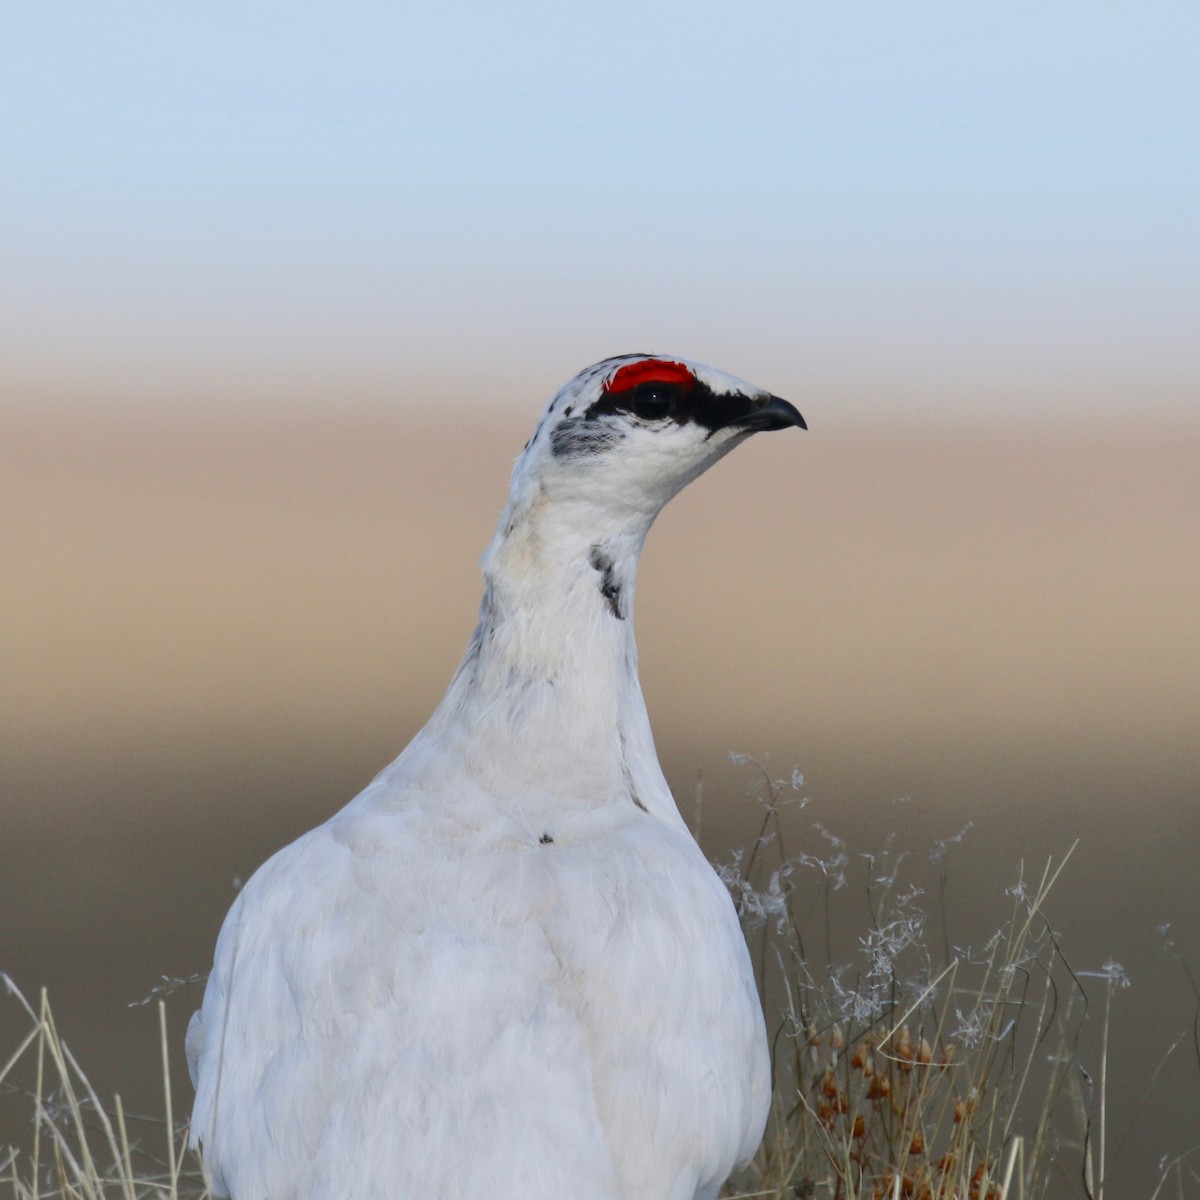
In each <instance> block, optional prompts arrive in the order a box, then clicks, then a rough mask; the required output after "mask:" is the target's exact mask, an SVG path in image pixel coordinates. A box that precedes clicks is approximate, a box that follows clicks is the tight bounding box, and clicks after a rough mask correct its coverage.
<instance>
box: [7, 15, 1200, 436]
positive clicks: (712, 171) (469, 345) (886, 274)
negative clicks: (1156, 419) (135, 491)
mask: <svg viewBox="0 0 1200 1200" xmlns="http://www.w3.org/2000/svg"><path fill="white" fill-rule="evenodd" d="M3 25H4V29H3V35H2V37H0V104H2V106H3V112H4V114H5V116H4V120H3V134H2V137H3V153H2V154H0V253H2V254H3V259H4V260H5V263H6V265H5V266H4V269H3V287H2V290H0V318H2V320H3V331H2V332H0V397H3V396H8V397H9V398H17V399H21V398H25V399H28V398H33V399H38V400H42V401H44V402H49V401H54V400H90V401H92V402H100V403H116V402H119V401H120V400H122V399H133V400H138V401H149V402H155V403H183V402H187V403H213V404H239V403H250V402H254V403H259V402H271V403H281V402H288V401H289V400H291V401H305V402H318V403H335V402H372V403H379V402H383V403H404V402H412V403H417V402H421V401H430V400H432V401H445V400H447V399H457V398H460V397H462V398H474V399H480V400H483V401H490V402H498V403H503V402H505V401H509V400H518V401H522V402H524V403H526V404H528V402H529V401H528V397H529V396H530V395H532V396H533V397H535V398H536V399H537V400H539V401H540V399H541V398H543V397H544V396H545V395H546V393H547V390H548V389H553V387H555V386H557V384H558V383H560V382H561V381H562V380H563V379H564V378H565V377H566V376H569V375H570V374H572V373H573V372H574V370H575V369H577V368H578V367H580V366H583V365H585V364H586V363H588V362H590V361H593V360H594V359H596V358H599V357H602V356H604V355H606V354H611V353H617V352H621V351H625V350H630V349H650V350H655V351H666V352H671V353H678V354H681V355H686V356H688V357H693V358H698V359H701V360H706V361H711V362H714V363H715V364H716V365H719V366H722V367H725V368H726V369H729V370H732V371H734V372H735V373H737V374H742V375H745V376H747V377H749V378H752V379H755V380H756V381H760V382H763V383H765V384H767V385H769V386H771V387H773V388H775V389H776V390H779V391H785V390H788V389H790V391H789V394H793V393H794V394H798V395H807V394H812V393H815V392H823V393H826V394H829V395H830V396H833V397H836V398H837V400H838V402H839V403H841V404H843V405H845V406H846V408H847V409H848V410H853V411H860V412H864V413H875V412H879V411H884V410H896V411H903V410H905V409H906V408H911V407H913V406H918V407H921V408H923V409H928V410H929V411H931V412H934V413H939V412H942V413H947V414H948V413H950V412H951V411H954V412H963V411H977V410H983V409H988V408H991V409H997V408H1000V409H1004V408H1006V407H1010V406H1014V405H1017V406H1022V407H1028V408H1032V409H1044V408H1052V409H1055V410H1061V411H1063V412H1070V411H1075V410H1076V409H1080V408H1089V407H1100V408H1107V409H1124V408H1125V407H1126V406H1127V405H1128V404H1129V403H1130V402H1131V400H1132V401H1135V402H1136V403H1138V404H1141V405H1144V406H1151V407H1152V406H1165V407H1171V406H1174V407H1177V408H1178V407H1183V406H1192V405H1196V404H1197V401H1196V399H1195V395H1196V387H1197V384H1200V351H1198V350H1197V343H1198V342H1200V338H1197V336H1196V332H1195V331H1196V326H1197V316H1198V308H1200V84H1198V83H1197V76H1198V75H1200V72H1197V70H1196V66H1195V56H1196V47H1197V46H1198V45H1200V8H1198V7H1197V6H1195V5H1193V4H1182V3H1180V4H1153V3H1151V4H1145V3H1143V4H1097V3H1090V4H1085V3H1074V2H1068V3H1059V4H1045V3H1042V4H1023V3H1016V4H1012V3H1010V4H1005V5H999V4H973V3H971V4H969V3H944V4H921V3H916V4H905V5H900V4H896V3H889V4H882V3H856V4H850V3H842V4H835V3H832V2H830V3H825V4H822V5H810V4H798V3H791V4H780V3H744V4H740V5H736V6H735V5H705V4H696V3H691V4H656V5H650V6H643V5H641V4H632V3H623V2H621V3H615V4H613V3H606V4H604V5H590V6H579V5H567V4H563V3H561V0H560V2H558V3H554V4H551V3H527V2H517V3H514V4H510V5H507V6H506V5H487V6H484V5H478V4H461V3H460V4H453V3H451V4H443V5H440V6H420V7H416V6H408V5H395V4H393V5H386V6H385V5H382V4H372V3H357V4H355V3H349V4H347V3H343V4H339V5H336V6H335V5H329V4H326V5H311V4H288V5H282V4H240V5H234V4H224V3H209V4H205V5H196V4H192V5H186V6H185V5H182V4H175V3H163V2H162V0H157V2H154V3H113V4H109V5H96V4H88V5H82V4H62V5H53V6H52V5H34V4H25V5H21V6H10V7H9V8H8V9H7V10H6V13H5V15H4V17H3Z"/></svg>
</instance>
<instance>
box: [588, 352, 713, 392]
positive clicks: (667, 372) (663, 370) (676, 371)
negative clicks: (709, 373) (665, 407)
mask: <svg viewBox="0 0 1200 1200" xmlns="http://www.w3.org/2000/svg"><path fill="white" fill-rule="evenodd" d="M640 383H673V384H677V385H678V386H680V387H687V388H690V387H694V386H695V384H696V377H695V375H693V374H692V373H691V371H690V370H689V369H688V368H687V367H685V366H684V365H683V363H681V362H671V361H670V359H666V358H644V359H642V361H641V362H634V363H630V364H629V365H628V366H624V367H621V368H619V369H618V370H617V371H616V372H615V373H614V374H613V376H612V378H611V379H609V381H608V382H607V383H606V384H605V385H604V390H605V391H606V392H608V393H610V394H611V393H613V392H628V391H629V390H630V389H631V388H635V387H637V386H638V384H640Z"/></svg>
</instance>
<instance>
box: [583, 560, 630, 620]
mask: <svg viewBox="0 0 1200 1200" xmlns="http://www.w3.org/2000/svg"><path fill="white" fill-rule="evenodd" d="M588 565H589V566H591V568H592V570H594V571H599V572H600V595H602V596H603V597H604V599H605V600H606V601H607V603H608V608H609V611H610V612H611V613H612V615H613V616H614V617H616V618H617V620H618V621H623V620H625V614H624V613H623V612H622V611H621V585H620V584H619V583H618V582H617V576H616V571H615V568H614V566H613V560H612V559H611V558H609V556H608V555H607V554H605V553H604V551H603V550H601V549H600V547H599V546H593V547H592V551H591V553H590V554H589V555H588Z"/></svg>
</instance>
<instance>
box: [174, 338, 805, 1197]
mask: <svg viewBox="0 0 1200 1200" xmlns="http://www.w3.org/2000/svg"><path fill="white" fill-rule="evenodd" d="M789 426H797V427H799V428H804V427H805V425H804V420H803V418H802V417H801V416H800V414H799V413H798V412H797V411H796V409H795V408H793V407H792V405H790V404H788V403H787V402H786V401H784V400H780V399H779V398H778V397H775V396H772V395H770V394H769V393H767V392H764V391H762V390H761V389H759V388H756V387H752V386H750V385H749V384H746V383H743V382H742V381H740V380H738V379H734V378H733V377H732V376H729V375H725V374H723V373H721V372H719V371H715V370H713V369H712V368H710V367H705V366H701V365H700V364H698V363H692V362H686V361H684V360H680V359H673V358H663V357H657V356H653V357H652V356H648V355H626V356H622V357H618V358H611V359H607V360H605V361H604V362H601V363H597V364H596V365H595V366H593V367H589V368H588V369H587V370H585V371H583V372H581V373H580V374H579V375H577V376H576V377H575V378H574V379H573V380H571V382H570V383H568V384H567V385H566V387H564V388H563V389H562V391H560V392H559V393H558V395H557V396H555V398H554V400H553V401H552V402H551V404H550V407H549V408H548V409H547V410H546V413H545V415H544V416H543V417H542V419H541V422H540V423H539V425H538V426H537V430H536V432H535V433H534V435H533V437H532V438H531V439H530V441H529V442H528V444H527V445H526V447H525V451H524V453H523V454H522V455H521V457H520V459H519V460H518V462H517V464H516V468H515V470H514V472H513V479H512V486H511V490H510V493H509V500H508V505H507V507H506V508H505V510H504V513H503V515H502V516H501V518H500V524H499V527H498V529H497V531H496V535H495V538H494V539H493V541H492V543H491V546H490V548H489V549H488V551H487V553H486V555H485V558H484V564H483V573H484V578H485V583H486V586H485V591H484V597H483V603H482V605H481V608H480V616H479V625H478V628H477V629H476V631H475V634H474V636H473V637H472V639H471V642H470V645H469V646H468V648H467V652H466V655H465V657H464V658H463V661H462V664H461V665H460V666H459V668H458V671H457V673H456V674H455V676H454V679H453V681H452V682H451V684H450V688H449V690H448V691H447V693H446V696H445V699H444V700H443V701H442V703H441V704H440V706H439V707H438V709H437V710H436V712H435V713H434V714H433V717H432V718H431V719H430V721H429V723H428V725H426V726H425V728H424V729H423V730H422V731H421V732H420V733H419V734H418V735H417V737H416V738H415V739H414V740H413V741H412V743H411V744H410V745H409V746H408V748H407V749H406V750H405V751H404V753H403V754H401V755H400V757H399V758H398V759H397V760H396V761H395V762H394V763H393V764H392V765H391V766H390V767H388V768H387V769H386V770H385V771H384V772H383V773H382V774H381V775H379V777H378V778H377V779H375V780H374V782H373V783H371V784H370V785H369V786H368V787H367V788H366V790H365V791H363V792H362V793H361V794H360V795H359V796H358V797H357V798H356V799H354V800H353V801H351V802H350V803H349V804H348V805H347V806H346V807H345V808H343V809H342V810H341V811H340V812H338V813H337V814H336V815H335V816H333V817H331V818H330V819H329V820H328V821H327V822H325V824H323V825H321V826H320V827H318V828H317V829H314V830H312V831H311V832H309V833H307V834H305V835H304V836H303V837H301V838H300V839H299V840H298V841H296V842H294V843H292V845H290V846H287V847H286V848H285V849H283V850H281V851H279V852H278V853H277V854H276V855H275V856H274V857H273V858H271V859H270V860H269V861H268V862H267V863H266V864H265V865H264V866H262V867H261V868H260V869H259V870H258V871H257V872H256V873H255V874H254V876H253V877H252V878H251V879H250V881H249V882H248V883H247V884H246V886H245V887H244V888H243V889H242V891H241V893H240V894H239V896H238V898H237V900H236V902H235V903H234V905H233V907H232V909H231V910H230V913H229V915H228V917H227V918H226V920H225V923H224V926H223V928H222V930H221V935H220V938H219V940H218V942H217V949H216V961H215V965H214V967H213V971H212V974H211V976H210V977H209V981H208V986H207V990H206V991H205V995H204V1001H203V1005H202V1007H201V1009H200V1011H199V1012H198V1013H196V1015H195V1016H194V1017H193V1018H192V1022H191V1025H190V1026H189V1028H188V1035H187V1052H188V1065H189V1067H190V1069H191V1072H192V1079H193V1082H194V1083H195V1085H196V1101H195V1108H194V1110H193V1113H192V1123H191V1137H192V1144H193V1146H195V1147H196V1148H197V1149H198V1150H199V1151H200V1154H201V1157H202V1159H203V1162H204V1166H205V1170H206V1173H207V1176H208V1178H209V1181H210V1186H211V1187H212V1188H213V1190H214V1192H215V1193H216V1194H218V1195H221V1194H229V1195H231V1196H233V1197H234V1200H376V1198H378V1200H465V1198H471V1200H701V1198H703V1200H710V1198H712V1197H715V1196H716V1194H717V1192H718V1191H719V1189H720V1187H721V1184H722V1183H723V1182H724V1180H725V1179H726V1178H727V1177H728V1176H729V1174H730V1172H731V1171H732V1170H733V1169H734V1168H735V1167H736V1166H737V1165H738V1164H739V1163H742V1162H744V1161H745V1160H747V1159H748V1158H749V1157H750V1156H751V1155H752V1154H753V1153H754V1151H755V1149H756V1147H757V1145H758V1142H759V1140H760V1138H761V1137H762V1132H763V1127H764V1124H765V1121H766V1115H767V1107H768V1099H769V1092H770V1082H769V1075H770V1066H769V1055H768V1051H767V1044H766V1035H765V1029H764V1023H763V1016H762V1009H761V1005H760V1002H759V999H758V995H757V993H756V989H755V984H754V978H753V975H752V972H751V968H750V962H749V957H748V955H747V951H746V945H745V942H744V940H743V938H742V934H741V931H740V929H739V927H738V922H737V918H736V916H735V913H734V909H733V905H732V903H731V901H730V898H729V896H728V894H727V893H726V891H725V889H724V887H723V886H722V884H721V883H720V881H719V880H718V879H717V877H716V875H715V874H714V872H713V870H712V869H711V867H710V866H709V864H708V863H707V862H706V861H705V858H704V856H703V854H702V853H701V852H700V849H699V847H698V846H697V845H696V843H695V841H694V840H693V839H692V837H691V836H690V834H689V833H688V830H687V827H686V826H685V825H684V823H683V820H682V819H681V818H680V816H679V813H678V811H677V810H676V807H675V804H674V801H673V800H672V797H671V793H670V791H669V789H668V787H667V783H666V780H665V779H664V778H663V774H662V771H661V769H660V767H659V764H658V758H657V756H656V754H655V750H654V743H653V740H652V737H651V733H650V725H649V722H648V720H647V716H646V708H645V704H644V702H643V700H642V693H641V688H640V685H639V683H638V674H637V650H636V647H635V645H634V640H633V593H634V580H635V575H636V571H637V563H638V556H639V554H640V552H641V549H642V544H643V542H644V540H645V537H646V533H647V531H648V530H649V528H650V525H651V522H652V521H653V520H654V518H655V516H656V515H657V513H658V512H659V510H660V509H661V508H662V506H663V505H664V504H665V503H666V502H667V501H668V500H669V499H670V498H671V497H672V496H673V495H675V493H676V492H678V491H679V490H680V489H681V488H682V487H683V486H684V485H685V484H687V483H688V482H690V481H691V480H693V479H695V478H696V477H697V476H698V475H699V474H700V473H701V472H702V471H704V470H705V469H706V468H707V467H709V466H711V465H712V464H713V463H714V462H716V460H717V459H719V458H721V457H722V456H723V455H724V454H726V453H728V452H729V451H730V450H732V449H733V448H734V447H735V446H737V445H738V444H740V443H741V442H743V441H745V440H746V438H747V437H749V436H750V435H751V434H752V433H754V432H756V431H759V430H773V429H784V428H787V427H789Z"/></svg>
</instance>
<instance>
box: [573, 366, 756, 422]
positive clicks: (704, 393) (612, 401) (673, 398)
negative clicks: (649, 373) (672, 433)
mask: <svg viewBox="0 0 1200 1200" xmlns="http://www.w3.org/2000/svg"><path fill="white" fill-rule="evenodd" d="M750 407H751V403H750V400H749V398H748V397H746V396H743V395H742V394H741V393H740V392H723V393H717V392H714V391H713V390H712V389H711V388H710V387H708V386H707V384H704V383H701V382H700V381H699V380H696V381H695V382H694V383H693V384H692V385H691V386H690V387H686V388H685V387H681V386H680V385H679V384H678V383H675V382H670V381H661V380H655V379H650V380H646V381H645V382H644V383H640V384H637V385H636V386H634V387H631V388H626V389H625V390H623V391H620V392H605V393H604V394H603V395H602V396H601V397H600V399H599V400H597V401H595V402H594V403H593V404H592V405H590V406H589V407H588V409H587V411H586V413H584V414H583V419H584V420H586V421H596V420H598V419H600V418H602V417H605V416H625V417H634V418H637V419H638V420H644V421H663V420H671V421H674V422H675V423H676V424H677V425H686V424H688V423H689V422H690V423H692V424H695V425H699V426H701V427H702V428H704V429H707V430H709V432H712V431H713V430H716V429H720V428H722V427H723V426H725V425H728V424H730V423H731V422H733V421H736V420H737V419H738V418H739V417H743V416H745V415H746V413H747V412H749V411H750ZM605 424H608V422H605Z"/></svg>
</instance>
